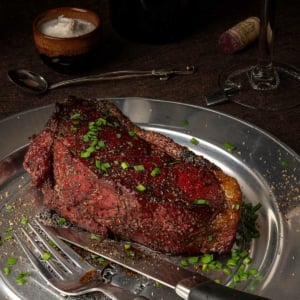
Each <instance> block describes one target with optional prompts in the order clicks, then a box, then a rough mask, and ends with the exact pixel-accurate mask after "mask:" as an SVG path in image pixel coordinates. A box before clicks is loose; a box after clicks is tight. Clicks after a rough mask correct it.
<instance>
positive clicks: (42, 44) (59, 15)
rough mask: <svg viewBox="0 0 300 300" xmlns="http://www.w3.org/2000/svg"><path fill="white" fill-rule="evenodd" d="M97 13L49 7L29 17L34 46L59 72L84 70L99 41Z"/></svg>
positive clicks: (48, 63)
mask: <svg viewBox="0 0 300 300" xmlns="http://www.w3.org/2000/svg"><path fill="white" fill-rule="evenodd" d="M101 25H102V24H101V20H100V17H99V16H98V15H97V14H96V13H95V12H93V11H91V10H87V9H83V8H75V7H59V8H53V9H50V10H47V11H44V12H42V13H41V14H39V15H38V16H37V17H36V18H35V20H34V21H33V36H34V42H35V47H36V49H37V52H38V54H39V55H40V57H41V58H42V59H43V61H44V62H45V63H46V64H47V65H49V66H51V67H52V68H54V69H55V70H56V71H59V72H65V73H70V72H74V71H75V72H76V71H83V70H86V69H87V68H88V67H89V66H90V65H91V63H92V61H93V58H94V55H95V54H96V52H97V48H98V47H99V43H100V31H101Z"/></svg>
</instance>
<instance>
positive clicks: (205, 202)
mask: <svg viewBox="0 0 300 300" xmlns="http://www.w3.org/2000/svg"><path fill="white" fill-rule="evenodd" d="M193 203H194V204H197V205H209V200H206V199H195V200H194V201H193Z"/></svg>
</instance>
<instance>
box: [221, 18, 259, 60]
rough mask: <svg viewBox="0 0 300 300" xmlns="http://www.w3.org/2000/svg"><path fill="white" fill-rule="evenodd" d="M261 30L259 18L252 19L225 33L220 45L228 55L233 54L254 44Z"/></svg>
mask: <svg viewBox="0 0 300 300" xmlns="http://www.w3.org/2000/svg"><path fill="white" fill-rule="evenodd" d="M259 28H260V20H259V18H257V17H250V18H248V19H246V20H244V21H242V22H240V23H238V24H236V25H235V26H233V27H232V28H230V29H228V30H227V31H225V32H223V33H222V34H221V35H220V37H219V40H218V43H219V45H220V47H221V48H222V50H223V51H224V52H225V53H226V54H233V53H235V52H237V51H239V50H241V49H243V48H245V47H246V46H248V45H250V44H251V43H253V42H254V41H255V40H256V39H257V38H258V35H259Z"/></svg>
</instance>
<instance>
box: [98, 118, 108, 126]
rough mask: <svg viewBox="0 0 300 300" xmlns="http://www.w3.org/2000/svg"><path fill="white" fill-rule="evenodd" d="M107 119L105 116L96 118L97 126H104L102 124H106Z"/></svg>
mask: <svg viewBox="0 0 300 300" xmlns="http://www.w3.org/2000/svg"><path fill="white" fill-rule="evenodd" d="M106 123H107V121H106V120H105V119H104V118H98V119H97V120H96V125H97V126H102V125H106Z"/></svg>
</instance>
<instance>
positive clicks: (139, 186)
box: [135, 184, 146, 192]
mask: <svg viewBox="0 0 300 300" xmlns="http://www.w3.org/2000/svg"><path fill="white" fill-rule="evenodd" d="M135 188H136V189H137V190H138V191H139V192H144V191H145V190H146V187H145V186H144V185H142V184H138V185H137V186H136V187H135Z"/></svg>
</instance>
